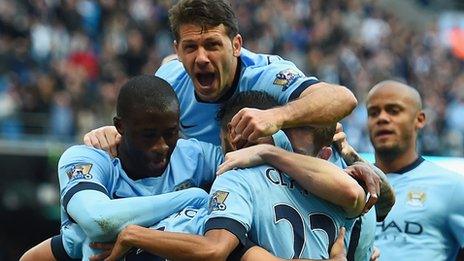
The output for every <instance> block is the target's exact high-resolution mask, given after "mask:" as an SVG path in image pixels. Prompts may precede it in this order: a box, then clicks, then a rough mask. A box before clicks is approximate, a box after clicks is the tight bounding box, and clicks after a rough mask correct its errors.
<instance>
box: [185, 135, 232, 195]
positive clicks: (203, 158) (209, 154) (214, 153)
mask: <svg viewBox="0 0 464 261" xmlns="http://www.w3.org/2000/svg"><path fill="white" fill-rule="evenodd" d="M177 145H178V146H181V147H182V151H185V152H186V154H187V155H188V158H186V159H188V160H190V161H193V162H192V163H191V165H192V166H193V165H195V173H194V175H192V178H193V179H194V183H195V184H197V186H200V187H205V188H208V189H207V190H209V188H210V187H211V185H212V183H213V181H214V179H215V178H216V170H217V167H218V166H219V165H220V164H221V163H222V162H223V161H224V155H223V153H222V149H221V147H219V146H216V145H213V144H211V143H207V142H202V141H198V140H196V139H188V140H180V141H179V142H178V143H177ZM184 164H185V163H184ZM186 165H190V164H186Z"/></svg>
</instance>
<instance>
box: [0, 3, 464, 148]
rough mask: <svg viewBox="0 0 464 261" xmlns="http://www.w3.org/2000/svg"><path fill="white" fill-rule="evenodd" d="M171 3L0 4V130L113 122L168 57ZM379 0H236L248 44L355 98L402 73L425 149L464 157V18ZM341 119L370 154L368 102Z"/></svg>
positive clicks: (14, 134) (80, 128) (63, 134)
mask: <svg viewBox="0 0 464 261" xmlns="http://www.w3.org/2000/svg"><path fill="white" fill-rule="evenodd" d="M173 2H175V1H171V0H159V1H150V0H133V1H117V0H61V1H60V0H16V1H9V0H0V28H1V29H0V137H2V138H5V139H8V140H12V139H13V140H14V139H19V140H28V139H32V140H34V139H41V140H44V139H46V140H58V141H65V142H73V141H76V140H77V141H78V140H80V139H81V136H82V134H83V133H85V132H86V131H88V130H91V129H92V128H95V127H99V126H102V125H105V124H111V119H112V116H113V115H114V103H115V98H116V96H117V92H118V88H119V86H121V84H122V83H124V81H125V80H126V79H127V78H128V77H131V76H134V75H137V74H141V73H147V74H151V73H153V72H154V71H155V70H156V68H157V67H158V66H159V64H160V61H161V59H162V58H163V57H164V56H166V55H168V54H170V53H172V52H173V50H172V46H171V43H172V36H171V34H170V32H169V26H168V19H167V10H168V9H169V8H170V6H171V5H172V3H173ZM397 2H399V3H401V1H397ZM437 2H439V1H437ZM445 2H446V1H445ZM456 2H459V1H456ZM382 3H383V2H382V1H360V0H347V1H335V0H325V1H322V0H311V1H308V0H266V1H265V0H246V1H244V0H233V1H232V4H233V5H234V6H235V10H236V11H237V14H238V17H239V23H240V30H241V33H242V35H243V36H244V39H245V41H244V45H245V47H246V48H249V49H251V50H254V51H257V52H264V53H274V54H279V55H281V56H282V57H284V58H287V59H290V60H292V61H294V62H295V63H296V64H297V65H298V66H299V67H300V68H301V69H302V70H303V71H304V72H306V73H307V74H311V75H316V76H318V77H319V78H320V79H322V80H324V81H328V82H333V83H339V84H342V85H345V86H347V87H348V88H350V89H351V90H352V91H353V92H354V93H355V95H356V97H357V98H358V99H359V101H360V104H362V103H363V100H364V96H365V94H366V92H367V90H368V89H369V88H370V87H372V85H373V84H374V83H376V82H378V81H380V80H384V79H388V78H397V79H402V80H404V81H405V82H407V83H409V84H410V85H412V86H414V87H416V88H417V89H418V90H419V91H420V93H421V94H422V95H423V97H424V104H425V108H426V109H427V112H428V115H427V116H428V117H429V124H428V126H427V128H425V130H424V132H423V134H422V136H421V150H422V151H423V152H424V153H425V154H432V155H452V156H462V155H464V117H461V114H463V113H464V70H463V68H464V67H463V59H464V50H463V49H464V47H462V46H461V47H460V48H459V46H458V47H456V46H457V45H459V44H461V45H464V40H463V39H462V38H464V36H463V34H464V31H463V30H464V29H463V28H464V22H463V21H462V20H463V18H462V17H460V19H458V18H459V16H455V18H453V17H451V19H448V20H451V22H448V25H447V26H441V25H440V22H441V21H443V20H446V19H441V20H440V18H441V17H443V16H440V15H439V14H441V13H442V12H438V13H437V11H436V9H437V8H436V6H433V5H432V4H433V1H411V3H412V4H413V5H412V6H411V7H418V8H416V9H415V10H413V11H415V13H410V12H404V10H402V9H403V8H404V4H403V6H397V7H396V8H395V6H393V7H392V6H390V7H388V6H384V5H383V4H382ZM394 3H395V1H388V4H389V5H392V4H393V5H394ZM462 5H464V4H462ZM449 6H450V7H459V4H455V6H452V5H449ZM406 8H407V7H406ZM399 10H402V11H403V12H401V11H399ZM432 11H435V12H434V13H433V12H432ZM415 15H416V16H417V17H418V18H417V19H416V20H414V21H412V19H411V16H415ZM427 18H428V19H427ZM453 20H454V21H453ZM442 24H443V23H442ZM459 26H461V29H459ZM453 44H454V46H455V48H453ZM344 123H345V126H346V129H347V131H348V134H349V137H350V138H351V141H352V143H353V144H354V146H355V147H356V148H358V149H359V150H361V151H369V150H370V148H369V141H368V139H367V135H366V131H365V124H364V123H365V109H364V107H363V106H359V109H358V110H357V111H356V112H355V113H354V114H353V115H352V117H350V118H348V119H347V120H345V122H344Z"/></svg>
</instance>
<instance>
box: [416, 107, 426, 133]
mask: <svg viewBox="0 0 464 261" xmlns="http://www.w3.org/2000/svg"><path fill="white" fill-rule="evenodd" d="M426 123H427V118H426V117H425V112H424V111H423V110H421V111H419V112H418V113H417V116H416V129H422V128H424V126H425V124H426Z"/></svg>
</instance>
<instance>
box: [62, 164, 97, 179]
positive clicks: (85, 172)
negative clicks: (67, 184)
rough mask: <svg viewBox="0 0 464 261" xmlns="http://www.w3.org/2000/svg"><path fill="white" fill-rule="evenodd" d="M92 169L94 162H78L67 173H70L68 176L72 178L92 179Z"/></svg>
mask: <svg viewBox="0 0 464 261" xmlns="http://www.w3.org/2000/svg"><path fill="white" fill-rule="evenodd" d="M91 169H92V164H90V163H84V164H76V165H74V166H73V167H72V169H70V170H69V171H68V172H67V173H66V174H67V175H68V178H69V179H71V180H75V179H91V178H92V174H90V170H91Z"/></svg>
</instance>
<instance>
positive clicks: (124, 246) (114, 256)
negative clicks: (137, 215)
mask: <svg viewBox="0 0 464 261" xmlns="http://www.w3.org/2000/svg"><path fill="white" fill-rule="evenodd" d="M138 228H140V227H139V226H137V225H128V226H127V227H126V228H124V229H123V230H122V231H121V232H120V233H119V235H118V238H117V239H116V242H114V245H113V248H112V249H111V253H110V254H109V256H107V257H106V258H105V261H117V260H120V259H121V258H122V257H123V256H124V255H125V254H127V252H128V251H129V250H130V249H131V248H132V246H131V245H130V244H129V240H130V238H131V237H133V236H134V235H135V234H136V232H135V231H136V230H137V229H138Z"/></svg>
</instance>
